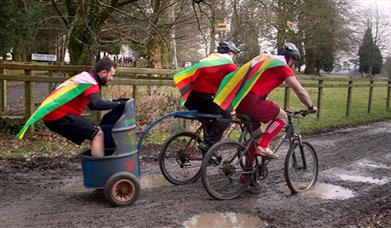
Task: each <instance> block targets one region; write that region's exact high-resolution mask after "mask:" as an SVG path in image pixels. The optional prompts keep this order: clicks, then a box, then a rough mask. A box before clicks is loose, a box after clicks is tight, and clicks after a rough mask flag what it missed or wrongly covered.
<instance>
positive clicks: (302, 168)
mask: <svg viewBox="0 0 391 228" xmlns="http://www.w3.org/2000/svg"><path fill="white" fill-rule="evenodd" d="M285 177H286V180H287V183H288V186H289V188H290V189H291V191H292V192H293V193H296V192H300V191H305V190H308V189H309V188H311V187H312V186H314V185H315V183H316V180H317V177H318V159H317V156H316V153H315V151H314V149H313V148H312V146H311V145H310V144H309V143H307V142H303V146H298V145H294V146H292V147H291V148H290V150H289V152H288V154H287V157H286V160H285Z"/></svg>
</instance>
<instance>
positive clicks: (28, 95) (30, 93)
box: [24, 70, 35, 132]
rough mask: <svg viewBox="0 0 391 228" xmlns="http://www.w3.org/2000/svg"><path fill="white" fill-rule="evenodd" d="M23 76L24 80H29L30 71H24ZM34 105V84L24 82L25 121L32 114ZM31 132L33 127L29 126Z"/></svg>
mask: <svg viewBox="0 0 391 228" xmlns="http://www.w3.org/2000/svg"><path fill="white" fill-rule="evenodd" d="M24 75H25V76H26V79H28V78H31V70H24ZM34 103H35V102H34V82H32V81H28V80H26V81H25V82H24V104H25V105H24V108H25V114H24V118H25V120H26V121H27V120H28V118H30V116H31V115H32V114H33V112H34ZM31 132H34V126H33V125H31Z"/></svg>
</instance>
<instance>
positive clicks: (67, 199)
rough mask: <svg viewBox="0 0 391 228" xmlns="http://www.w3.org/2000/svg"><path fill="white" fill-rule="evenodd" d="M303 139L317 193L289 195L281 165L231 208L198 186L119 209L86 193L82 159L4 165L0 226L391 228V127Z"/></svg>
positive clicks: (145, 193) (168, 189)
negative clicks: (235, 220) (250, 220)
mask: <svg viewBox="0 0 391 228" xmlns="http://www.w3.org/2000/svg"><path fill="white" fill-rule="evenodd" d="M305 138H306V140H308V141H310V142H311V143H312V144H313V145H314V146H315V148H316V150H317V152H318V156H319V161H320V174H319V180H318V183H319V185H318V186H317V188H316V189H315V190H312V191H311V192H307V193H305V194H301V195H295V196H292V195H290V194H288V192H286V191H284V189H285V188H284V187H283V186H284V177H283V169H282V167H283V165H282V163H283V159H279V160H277V161H275V162H272V163H270V164H269V176H268V178H267V179H266V180H264V181H263V182H262V183H261V187H260V188H257V189H250V190H249V191H248V192H246V193H244V194H242V195H241V196H240V197H239V198H237V199H235V200H230V201H216V200H212V199H211V198H210V197H209V196H208V194H207V193H206V192H205V190H204V189H203V186H202V183H201V182H200V181H198V182H196V183H195V184H192V185H187V186H172V185H167V186H162V187H157V188H146V187H144V188H143V189H142V191H141V195H140V197H139V199H138V200H137V201H136V203H135V204H134V205H132V206H130V207H124V208H114V207H111V206H110V205H109V204H108V203H107V202H106V201H105V200H104V199H103V194H102V193H101V192H93V191H92V190H88V189H85V188H84V187H83V185H82V179H81V170H80V165H79V160H78V158H72V159H67V158H56V159H34V160H31V161H29V162H26V161H10V160H4V159H3V160H0V195H1V197H0V224H1V225H0V227H27V226H28V227H42V226H44V227H48V226H50V227H63V226H67V227H97V226H105V227H178V226H182V225H183V223H184V222H185V221H186V220H188V219H190V218H191V217H193V216H195V215H199V214H203V213H213V212H235V213H240V214H246V215H250V216H255V217H257V218H259V219H262V220H263V221H264V222H265V223H264V225H265V226H268V227H344V226H346V227H357V226H374V227H391V172H390V169H391V122H381V123H376V124H372V125H369V126H363V127H359V128H355V129H348V130H340V131H336V132H331V133H327V134H322V135H314V136H310V137H305ZM142 169H143V174H142V175H143V176H144V177H147V176H160V172H159V171H158V168H157V164H156V162H148V163H146V162H144V163H143V166H142ZM341 187H343V188H344V189H342V188H341ZM335 189H336V190H335ZM327 190H331V191H330V192H327Z"/></svg>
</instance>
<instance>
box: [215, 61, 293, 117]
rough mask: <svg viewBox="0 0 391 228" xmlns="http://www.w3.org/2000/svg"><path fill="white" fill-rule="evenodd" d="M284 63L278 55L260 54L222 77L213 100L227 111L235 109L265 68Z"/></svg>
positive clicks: (283, 64) (284, 64)
mask: <svg viewBox="0 0 391 228" xmlns="http://www.w3.org/2000/svg"><path fill="white" fill-rule="evenodd" d="M286 65H287V64H286V61H285V59H284V58H280V56H273V55H268V54H260V55H259V56H257V57H255V58H254V59H252V60H251V61H249V62H247V63H246V64H245V65H243V66H242V67H240V68H239V69H238V70H236V71H234V72H232V73H230V74H228V75H227V76H226V77H225V78H224V80H223V81H222V82H221V84H220V87H219V89H218V91H217V93H216V96H215V99H214V102H215V103H216V104H218V105H219V106H220V107H221V108H222V109H224V110H227V111H232V110H234V109H236V107H237V106H238V105H239V103H240V102H241V101H242V99H243V98H244V97H245V96H246V95H247V94H248V92H250V90H251V88H252V87H253V86H254V84H255V82H256V81H257V80H258V78H259V77H262V75H263V73H264V72H265V70H267V69H270V68H273V67H279V66H286Z"/></svg>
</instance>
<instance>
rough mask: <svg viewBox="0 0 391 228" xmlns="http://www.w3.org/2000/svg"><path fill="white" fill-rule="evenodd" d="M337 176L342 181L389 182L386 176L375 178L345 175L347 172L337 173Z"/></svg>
mask: <svg viewBox="0 0 391 228" xmlns="http://www.w3.org/2000/svg"><path fill="white" fill-rule="evenodd" d="M338 177H339V178H340V179H341V180H344V181H353V182H364V183H370V184H385V183H388V182H389V180H388V179H387V178H383V179H375V178H372V177H364V176H357V175H347V174H339V175H338Z"/></svg>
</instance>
